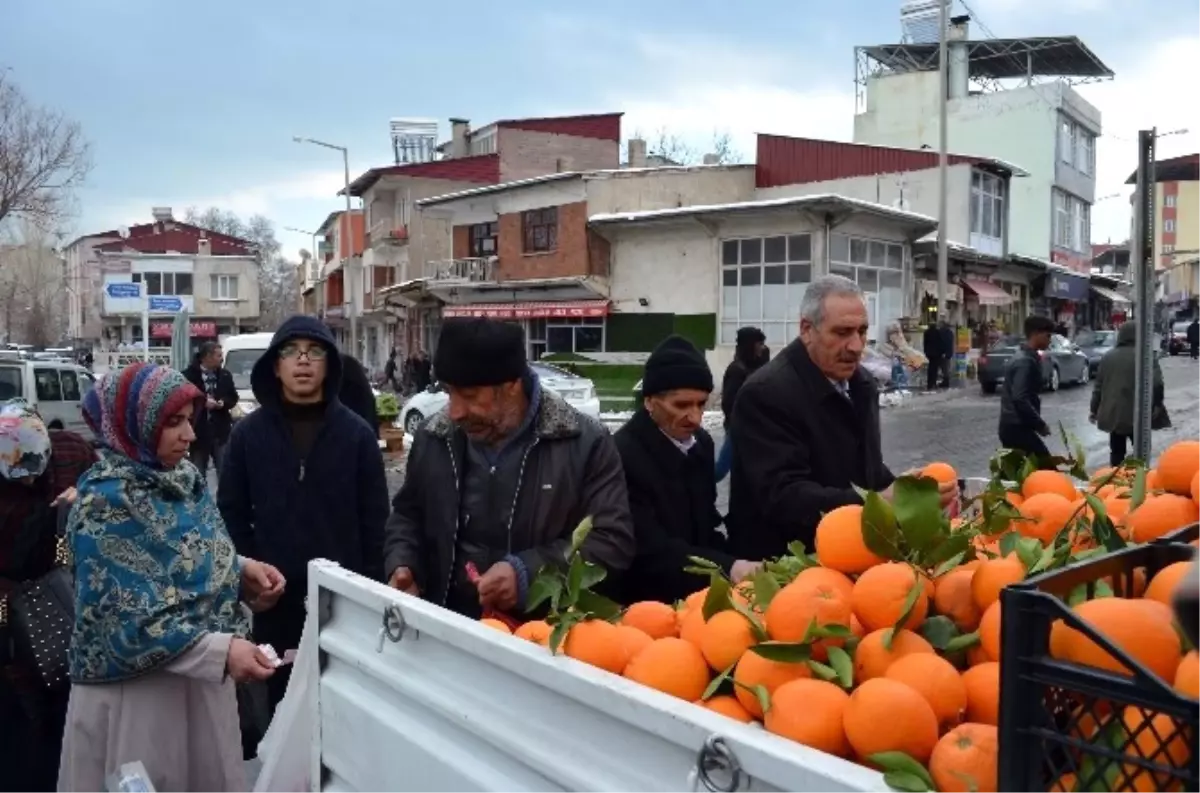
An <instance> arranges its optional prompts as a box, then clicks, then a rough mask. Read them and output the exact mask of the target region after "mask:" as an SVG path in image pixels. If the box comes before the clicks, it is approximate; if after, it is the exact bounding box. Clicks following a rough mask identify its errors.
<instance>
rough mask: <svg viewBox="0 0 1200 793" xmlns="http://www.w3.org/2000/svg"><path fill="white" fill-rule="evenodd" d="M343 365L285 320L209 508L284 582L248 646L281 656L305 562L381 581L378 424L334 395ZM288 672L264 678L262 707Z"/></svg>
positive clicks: (310, 322) (383, 493)
mask: <svg viewBox="0 0 1200 793" xmlns="http://www.w3.org/2000/svg"><path fill="white" fill-rule="evenodd" d="M343 369H344V362H343V358H342V355H341V354H340V353H339V352H338V349H337V344H336V343H335V342H334V339H333V336H332V335H331V334H330V332H329V329H328V328H326V327H325V325H323V324H322V323H321V322H319V321H318V320H316V319H314V318H312V317H306V316H294V317H292V318H290V319H288V320H287V321H286V322H284V323H283V324H282V325H280V326H279V330H277V331H276V332H275V335H274V337H272V339H271V345H270V346H269V347H268V348H267V350H266V352H264V353H263V354H262V357H260V358H259V359H258V361H257V362H256V363H255V364H254V370H253V372H252V373H251V375H250V385H251V387H252V388H253V389H254V397H255V399H256V400H257V401H258V404H259V405H260V407H259V409H258V410H256V411H254V412H253V413H251V414H250V415H249V416H246V417H245V418H244V419H242V420H241V421H239V422H238V423H237V426H236V427H234V430H233V435H232V436H231V437H230V439H229V447H228V449H226V453H225V466H224V468H223V470H222V471H221V481H220V487H219V488H218V490H217V503H218V505H219V506H220V508H221V515H222V516H223V517H224V519H225V523H226V525H228V527H229V533H230V535H231V536H232V537H233V542H234V544H235V545H236V546H237V552H238V553H239V554H241V555H242V556H248V557H251V558H254V559H261V560H262V561H264V562H267V563H269V564H272V565H275V566H276V567H277V568H279V570H280V572H282V573H283V575H284V576H285V577H286V578H287V580H288V582H289V585H288V589H287V592H286V593H285V594H284V596H283V597H282V598H281V599H280V601H279V603H278V605H277V606H276V607H275V608H273V609H271V610H270V611H268V612H264V613H262V614H259V615H257V616H256V617H255V618H254V639H255V641H256V642H259V643H266V644H270V645H272V646H273V647H274V648H275V650H276V651H277V652H278V653H279V654H280V655H283V653H284V652H286V651H287V650H294V649H296V648H297V647H298V646H299V644H300V635H301V633H303V630H304V617H305V607H304V598H305V596H306V595H307V594H308V574H307V565H308V563H309V561H311V560H313V559H321V558H324V559H329V560H331V561H334V562H337V563H338V564H340V565H341V566H342V567H345V568H346V569H348V570H352V571H353V572H355V573H358V574H360V575H363V576H366V577H367V578H373V579H375V580H377V581H382V580H383V524H384V523H385V522H386V520H387V511H388V491H387V479H386V477H385V475H384V471H383V457H382V455H381V454H380V451H379V444H378V440H377V428H372V427H368V426H367V423H366V422H365V421H364V420H363V419H362V418H360V417H359V416H357V415H355V413H354V411H353V410H351V409H350V408H349V407H347V406H346V405H345V404H344V403H343V402H342V400H341V399H340V398H339V392H340V390H341V386H342V377H343ZM289 670H290V667H284V668H283V669H282V670H281V672H280V674H277V675H275V676H274V677H272V678H271V679H270V680H269V681H268V682H267V693H268V699H269V701H270V708H271V710H272V712H273V711H274V709H275V706H276V705H277V704H278V703H279V701H280V700H281V699H283V694H284V692H285V691H286V690H287V676H288V671H289Z"/></svg>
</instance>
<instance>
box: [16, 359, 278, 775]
mask: <svg viewBox="0 0 1200 793" xmlns="http://www.w3.org/2000/svg"><path fill="white" fill-rule="evenodd" d="M204 400H205V396H204V393H203V392H202V391H200V389H198V388H196V387H195V386H194V385H192V384H191V383H189V382H188V381H187V379H185V378H184V376H183V375H182V374H181V373H179V372H177V371H175V370H174V369H170V368H168V367H165V366H159V365H157V364H153V363H137V364H134V365H132V366H128V367H126V368H124V369H121V370H119V371H117V372H114V373H111V374H107V375H105V376H104V377H102V378H101V379H100V381H99V382H98V383H96V385H95V387H94V388H93V389H92V390H91V391H89V392H88V393H87V395H86V396H85V397H84V400H83V411H84V418H85V419H86V420H87V423H88V426H89V427H91V429H92V431H93V432H94V433H95V434H96V437H97V438H99V439H100V441H101V442H102V443H103V444H104V447H105V451H104V453H103V455H102V456H101V458H100V461H99V462H98V463H96V465H94V466H92V467H91V468H90V469H89V470H88V471H87V473H85V474H84V475H83V477H82V478H81V479H80V480H79V484H78V490H79V492H78V497H77V500H76V506H75V508H74V509H73V510H72V512H71V516H70V519H69V521H68V524H67V531H66V537H67V543H68V546H69V548H70V558H71V559H72V560H73V561H74V566H75V570H74V572H75V624H74V632H73V634H72V637H71V650H70V656H69V669H70V676H71V682H72V688H71V699H70V705H69V706H68V710H67V723H66V730H65V732H64V734H63V745H62V763H61V768H60V770H59V779H58V789H59V790H64V791H73V790H104V789H105V788H106V787H107V786H108V784H107V779H108V777H109V775H110V774H112V773H113V772H114V771H115V770H116V769H117V768H118V767H119V766H120V765H121V764H122V763H128V762H131V761H133V760H135V759H136V760H139V761H141V762H142V763H143V764H144V765H145V766H146V770H147V772H148V774H149V777H150V779H152V780H153V781H154V786H155V787H156V788H157V789H159V790H215V791H227V790H246V789H247V788H246V774H245V765H244V763H243V761H242V745H241V739H240V733H239V730H238V707H237V697H236V694H235V692H234V684H235V683H236V682H243V681H248V680H264V679H267V678H269V677H271V676H272V675H273V674H274V673H275V667H274V666H273V665H272V663H271V662H270V660H269V659H268V658H267V657H266V656H265V655H264V654H263V653H262V651H261V650H259V649H258V648H257V647H255V646H254V644H252V643H251V642H250V641H248V640H247V639H246V635H247V630H248V627H249V626H248V624H247V621H246V617H245V612H244V611H243V609H242V604H243V603H245V604H246V605H248V606H249V607H250V608H252V609H260V608H269V607H270V606H271V605H272V603H273V602H274V601H275V599H276V598H278V597H279V595H280V594H281V593H282V592H283V590H284V586H285V581H284V580H283V577H282V576H281V575H280V574H279V571H278V570H276V569H274V568H272V567H271V566H270V565H264V564H262V563H261V562H257V561H254V560H253V559H249V558H246V557H244V556H239V555H238V554H237V553H236V552H235V551H234V547H233V542H232V541H231V540H230V538H229V535H228V534H227V533H226V531H225V526H224V524H223V523H222V521H221V516H220V514H219V513H218V512H217V508H216V506H215V505H214V504H213V501H212V497H211V495H210V494H209V489H208V485H207V483H206V482H205V481H204V478H203V477H201V476H200V472H199V470H198V469H197V468H196V467H195V466H194V465H192V463H191V462H189V461H188V460H187V454H188V446H189V445H190V443H191V442H192V441H193V440H194V439H195V437H196V436H195V433H194V431H193V429H192V424H191V421H192V419H193V417H194V416H195V414H196V412H197V411H199V410H200V409H202V407H203V405H204ZM6 740H7V737H6Z"/></svg>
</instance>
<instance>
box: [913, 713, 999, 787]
mask: <svg viewBox="0 0 1200 793" xmlns="http://www.w3.org/2000/svg"><path fill="white" fill-rule="evenodd" d="M999 761H1000V741H999V735H998V733H997V730H996V727H995V726H993V725H991V724H960V725H959V726H957V727H955V728H954V729H953V730H951V731H950V732H948V733H946V734H945V735H943V736H942V739H941V740H940V741H938V742H937V746H935V747H933V754H932V755H931V756H930V758H929V775H930V776H932V777H933V784H934V786H935V787H936V788H937V789H938V791H940V793H967V791H971V793H975V791H979V790H996V784H997V765H998V764H999Z"/></svg>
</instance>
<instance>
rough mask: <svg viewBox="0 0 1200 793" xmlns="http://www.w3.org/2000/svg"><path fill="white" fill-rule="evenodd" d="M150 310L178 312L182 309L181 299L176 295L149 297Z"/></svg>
mask: <svg viewBox="0 0 1200 793" xmlns="http://www.w3.org/2000/svg"><path fill="white" fill-rule="evenodd" d="M150 310H151V311H162V312H170V313H175V314H178V313H179V312H180V311H183V301H182V300H180V299H179V298H177V297H151V298H150Z"/></svg>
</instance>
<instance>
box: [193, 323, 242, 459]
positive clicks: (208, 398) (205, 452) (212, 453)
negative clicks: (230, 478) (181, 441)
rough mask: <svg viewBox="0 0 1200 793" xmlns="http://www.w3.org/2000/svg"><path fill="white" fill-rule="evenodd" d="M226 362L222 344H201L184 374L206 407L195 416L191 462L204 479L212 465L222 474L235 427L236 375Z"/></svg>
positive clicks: (209, 342)
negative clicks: (222, 467) (223, 461)
mask: <svg viewBox="0 0 1200 793" xmlns="http://www.w3.org/2000/svg"><path fill="white" fill-rule="evenodd" d="M224 363H225V356H224V352H223V351H222V350H221V345H220V344H217V343H216V342H215V341H206V342H204V343H203V344H201V345H200V349H199V350H198V351H197V352H196V357H195V359H194V360H193V361H192V363H191V365H190V366H188V368H187V369H185V370H184V371H183V376H184V377H186V378H187V379H188V381H189V382H190V383H191V384H192V385H194V386H196V388H198V389H200V391H201V392H203V394H204V405H203V407H202V408H201V410H199V411H198V412H197V414H196V421H195V431H196V440H195V441H193V442H192V446H191V451H190V452H189V455H190V457H191V461H192V463H193V464H194V465H195V466H196V467H197V468H199V469H200V474H201V476H204V477H207V476H208V465H209V463H210V462H211V463H212V466H213V468H215V469H216V470H217V475H218V476H219V475H220V473H221V458H222V456H223V455H224V453H225V445H226V444H227V443H228V442H229V431H230V429H231V428H232V427H233V415H232V413H231V412H230V411H232V410H233V406H234V405H236V404H237V401H238V392H237V386H236V385H235V384H234V382H233V375H232V374H230V372H229V370H228V369H226V368H225V367H224V366H223V365H222V364H224ZM205 481H207V479H206V480H205Z"/></svg>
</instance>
